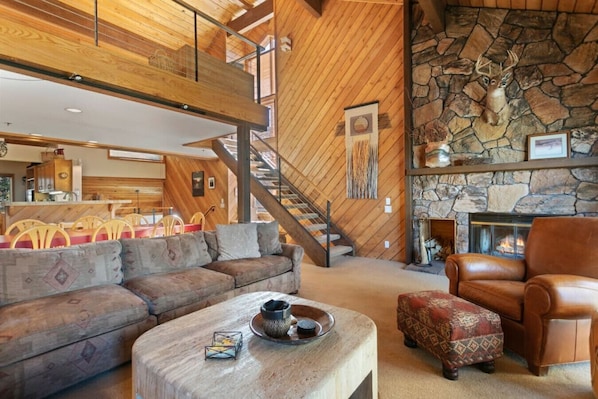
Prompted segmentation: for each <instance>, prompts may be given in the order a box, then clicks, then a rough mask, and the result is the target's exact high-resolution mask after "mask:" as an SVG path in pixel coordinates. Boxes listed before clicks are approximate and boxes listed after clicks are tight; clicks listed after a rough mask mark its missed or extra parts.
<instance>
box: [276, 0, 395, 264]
mask: <svg viewBox="0 0 598 399" xmlns="http://www.w3.org/2000/svg"><path fill="white" fill-rule="evenodd" d="M275 19H276V21H275V26H276V37H282V36H288V37H290V38H291V39H292V42H293V48H292V51H291V52H286V53H285V52H280V51H278V52H277V81H278V116H277V117H278V125H277V129H278V130H277V131H278V139H279V150H280V152H281V154H282V155H283V156H284V157H285V158H286V159H288V160H290V161H291V162H292V163H293V165H295V167H297V168H298V169H299V170H301V171H302V172H303V174H304V175H306V176H307V177H308V178H309V179H310V180H312V181H314V182H315V183H316V184H318V187H319V188H320V189H321V190H322V191H324V192H325V193H326V194H327V196H328V197H329V198H330V199H331V200H332V219H333V222H334V223H336V224H337V225H338V226H340V227H341V228H342V229H343V230H344V231H345V232H346V233H347V234H348V235H349V236H350V237H351V238H352V239H353V241H354V242H355V244H356V247H357V255H359V256H364V257H370V258H379V259H391V260H397V261H405V237H404V233H405V228H406V226H405V158H404V125H403V119H404V101H403V90H404V82H403V47H404V38H403V21H404V17H403V7H401V6H397V5H387V4H386V5H385V4H371V3H361V2H346V1H341V0H328V1H326V2H325V3H324V8H323V12H322V16H321V17H320V18H315V17H313V16H312V15H311V14H310V13H309V12H308V11H306V10H305V8H304V7H303V6H301V5H300V4H299V2H297V1H295V0H279V1H276V2H275ZM376 100H377V101H379V112H380V113H381V114H388V117H389V120H390V126H391V127H390V128H386V129H382V130H380V131H379V175H378V198H377V199H375V200H355V199H347V196H346V181H345V179H346V176H345V172H346V168H345V156H346V151H345V138H344V135H343V136H337V135H335V131H336V128H337V125H338V124H339V123H341V122H343V121H344V108H345V107H348V106H352V105H357V104H362V103H367V102H371V101H376ZM386 198H390V199H391V206H392V213H390V214H387V213H384V205H385V199H386ZM385 240H387V241H389V242H390V248H388V249H385V248H384V241H385Z"/></svg>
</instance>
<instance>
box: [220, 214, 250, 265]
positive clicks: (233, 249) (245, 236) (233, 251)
mask: <svg viewBox="0 0 598 399" xmlns="http://www.w3.org/2000/svg"><path fill="white" fill-rule="evenodd" d="M216 237H217V238H218V260H234V259H243V258H259V257H260V256H261V255H260V248H259V245H258V243H257V226H256V225H255V224H253V223H245V224H218V225H216Z"/></svg>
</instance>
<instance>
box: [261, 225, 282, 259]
mask: <svg viewBox="0 0 598 399" xmlns="http://www.w3.org/2000/svg"><path fill="white" fill-rule="evenodd" d="M256 224H257V243H258V247H259V251H260V254H261V255H262V256H264V255H279V254H281V253H282V246H281V245H280V232H279V231H278V222H277V221H276V220H275V221H273V222H269V223H256Z"/></svg>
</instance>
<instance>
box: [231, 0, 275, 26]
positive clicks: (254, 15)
mask: <svg viewBox="0 0 598 399" xmlns="http://www.w3.org/2000/svg"><path fill="white" fill-rule="evenodd" d="M272 18H274V1H273V0H266V1H265V2H263V3H262V4H260V5H259V6H257V7H255V8H253V9H251V10H249V11H247V12H246V13H245V14H243V15H241V16H240V17H239V18H235V19H233V20H232V21H230V22H229V23H228V24H226V25H227V26H228V27H229V28H231V29H233V30H234V31H235V32H239V33H241V34H243V33H245V32H248V31H250V30H252V29H253V28H255V27H256V26H258V25H261V24H263V23H264V22H266V21H268V20H270V19H272Z"/></svg>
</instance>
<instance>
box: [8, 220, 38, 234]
mask: <svg viewBox="0 0 598 399" xmlns="http://www.w3.org/2000/svg"><path fill="white" fill-rule="evenodd" d="M44 224H46V223H44V222H42V221H41V220H37V219H21V220H17V221H16V222H14V223H12V224H11V225H10V226H8V227H7V228H6V230H5V231H4V234H5V235H7V236H9V235H12V234H11V233H13V230H16V231H15V232H14V233H15V234H16V233H20V232H21V231H24V230H27V229H29V228H31V227H34V226H43V225H44Z"/></svg>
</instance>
